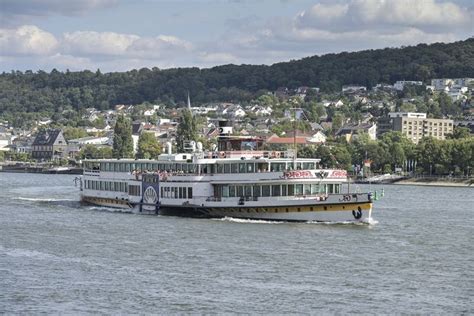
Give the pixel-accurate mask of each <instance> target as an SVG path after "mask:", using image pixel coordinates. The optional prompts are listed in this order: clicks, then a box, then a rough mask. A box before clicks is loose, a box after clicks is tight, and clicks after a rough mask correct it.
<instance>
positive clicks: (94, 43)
mask: <svg viewBox="0 0 474 316" xmlns="http://www.w3.org/2000/svg"><path fill="white" fill-rule="evenodd" d="M139 39H140V37H139V36H137V35H131V34H119V33H113V32H91V31H77V32H72V33H64V36H63V42H62V45H63V48H64V50H65V51H66V52H68V53H70V54H78V55H121V54H124V53H125V52H126V51H127V49H128V48H129V47H130V46H131V45H132V44H133V43H134V42H135V41H137V40H139Z"/></svg>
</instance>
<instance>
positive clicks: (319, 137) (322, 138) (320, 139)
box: [306, 131, 327, 144]
mask: <svg viewBox="0 0 474 316" xmlns="http://www.w3.org/2000/svg"><path fill="white" fill-rule="evenodd" d="M326 138H327V137H326V135H324V133H323V132H322V131H317V132H316V133H315V134H313V135H312V136H311V137H308V138H306V140H307V141H308V142H309V143H316V144H324V143H325V142H326Z"/></svg>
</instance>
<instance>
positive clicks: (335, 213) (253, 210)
mask: <svg viewBox="0 0 474 316" xmlns="http://www.w3.org/2000/svg"><path fill="white" fill-rule="evenodd" d="M82 202H84V203H88V204H94V205H99V206H105V207H114V208H122V209H129V210H133V211H136V212H138V213H144V214H158V215H170V216H185V217H202V218H222V217H233V218H245V219H262V220H281V221H321V222H347V221H349V222H365V221H367V220H368V219H370V218H371V215H372V214H371V213H372V202H371V201H361V202H352V203H350V202H341V203H323V204H322V203H320V202H319V203H311V202H309V201H308V203H307V204H299V205H278V206H277V205H272V206H245V205H237V206H232V207H229V206H221V207H219V206H209V205H207V206H205V205H197V204H189V203H186V204H183V205H166V204H156V205H151V204H143V203H135V204H132V203H129V202H128V201H126V200H116V199H107V198H96V197H87V196H83V197H82Z"/></svg>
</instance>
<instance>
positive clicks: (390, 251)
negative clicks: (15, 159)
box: [0, 173, 474, 314]
mask: <svg viewBox="0 0 474 316" xmlns="http://www.w3.org/2000/svg"><path fill="white" fill-rule="evenodd" d="M73 179H74V176H58V175H34V174H8V173H0V198H1V204H0V313H27V314H37V313H41V312H46V313H97V312H99V313H105V314H117V313H121V314H128V313H141V314H147V313H161V314H164V313H266V314H274V313H314V314H316V313H348V312H359V313H372V314H379V313H390V314H392V313H409V314H413V313H416V314H433V313H435V314H446V313H448V314H462V313H464V314H469V313H474V307H473V304H474V303H473V299H472V298H473V297H474V276H473V275H474V234H473V233H474V229H473V226H474V219H473V218H474V216H473V215H474V189H473V188H445V187H436V188H432V187H415V186H386V187H385V192H386V194H385V197H384V198H383V199H382V200H381V201H378V202H377V203H376V205H375V211H374V214H373V216H374V218H375V219H376V220H377V221H378V224H375V225H371V226H367V225H363V226H362V225H334V224H331V225H329V224H309V223H298V224H294V223H269V222H253V221H240V220H232V219H225V220H207V219H189V218H175V217H160V216H145V215H136V214H124V213H118V212H113V211H112V210H111V209H103V208H97V207H84V206H80V205H79V203H78V192H77V189H76V188H75V187H74V182H73ZM374 188H377V189H380V188H381V187H380V186H379V187H374Z"/></svg>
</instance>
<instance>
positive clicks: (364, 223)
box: [213, 216, 378, 226]
mask: <svg viewBox="0 0 474 316" xmlns="http://www.w3.org/2000/svg"><path fill="white" fill-rule="evenodd" d="M213 220H216V221H222V222H232V223H240V224H290V223H291V224H294V223H301V224H312V225H361V226H367V225H376V224H378V221H377V220H375V219H373V218H371V217H370V218H367V219H365V220H363V221H360V222H354V221H337V222H334V221H332V222H329V221H328V222H324V221H303V222H294V221H284V220H283V221H272V220H264V219H246V218H235V217H227V216H226V217H223V218H213Z"/></svg>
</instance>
